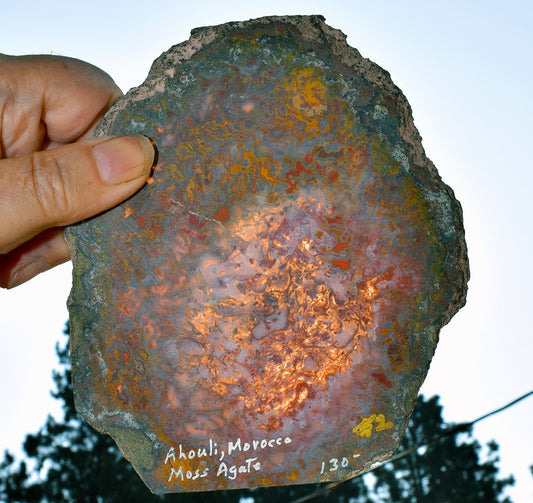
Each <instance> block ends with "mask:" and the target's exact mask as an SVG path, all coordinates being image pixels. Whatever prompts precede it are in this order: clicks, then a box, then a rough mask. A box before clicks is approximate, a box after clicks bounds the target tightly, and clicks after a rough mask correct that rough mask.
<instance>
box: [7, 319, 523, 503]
mask: <svg viewBox="0 0 533 503" xmlns="http://www.w3.org/2000/svg"><path fill="white" fill-rule="evenodd" d="M68 333H69V330H68V324H67V328H66V330H65V334H67V335H68ZM56 351H57V354H58V357H59V361H60V364H61V369H60V370H55V371H54V373H53V378H54V382H55V385H56V390H55V391H54V392H52V395H53V396H54V397H55V398H56V399H58V400H60V401H61V402H62V405H63V418H62V420H61V421H57V420H55V419H54V418H53V417H52V416H48V418H47V420H46V423H45V424H44V426H43V427H42V428H41V429H40V430H39V431H38V432H37V433H36V434H28V435H27V436H26V439H25V441H24V445H23V448H24V451H25V453H26V455H27V459H26V460H22V461H17V460H16V459H15V458H14V456H13V455H11V454H10V453H9V452H6V453H5V455H4V460H3V461H2V462H1V463H0V501H1V502H5V503H15V502H17V503H33V502H35V503H48V502H50V503H63V502H64V503H67V502H68V503H71V502H72V503H113V502H124V501H128V502H133V503H136V502H152V501H153V502H166V501H177V502H181V503H196V502H201V503H210V502H217V503H239V502H245V501H246V502H251V501H253V502H254V503H267V502H271V501H279V502H280V503H281V502H290V501H292V500H294V499H297V498H300V497H302V496H305V495H308V494H310V493H313V492H314V491H315V490H316V489H317V488H319V487H321V485H320V484H310V485H301V486H283V487H274V488H259V489H246V490H245V489H243V490H237V491H217V492H209V493H187V494H171V495H164V496H156V495H153V494H151V493H150V491H149V490H148V489H147V488H146V487H145V486H144V484H143V482H142V481H141V479H140V478H139V477H138V475H137V474H136V473H135V471H134V470H133V468H132V467H131V465H130V464H129V463H128V462H127V461H126V460H125V459H124V458H123V456H122V454H121V452H120V451H119V449H118V448H117V447H116V445H115V443H114V442H113V440H112V439H111V438H110V437H108V436H107V435H101V434H99V433H97V432H96V431H94V430H93V429H92V428H91V427H90V426H89V425H88V424H87V423H85V421H83V420H82V419H81V418H80V417H79V416H78V414H77V413H76V411H75V409H74V400H73V395H72V387H71V380H70V373H71V372H70V358H69V350H68V342H67V344H65V345H64V346H63V347H60V346H59V344H58V345H57V346H56ZM448 427H449V425H446V424H445V423H444V422H443V419H442V407H441V406H440V405H439V403H438V397H433V398H430V399H428V400H425V399H424V398H423V397H419V398H418V403H417V407H416V409H415V412H414V413H413V416H412V418H411V420H410V422H409V426H408V428H407V432H406V436H405V438H404V440H403V444H402V448H403V449H408V448H410V447H411V446H416V445H418V444H420V443H421V442H425V441H427V440H429V439H432V438H434V437H437V436H439V435H441V434H442V433H443V432H444V431H445V430H446V429H447V428H448ZM480 450H481V446H480V445H479V443H478V442H477V441H475V440H473V439H472V433H471V431H470V430H468V431H465V432H463V433H460V434H455V435H448V436H446V437H445V438H444V439H443V440H442V441H441V442H440V443H438V444H437V445H435V446H433V447H428V448H427V449H425V450H424V451H423V452H418V453H416V454H412V455H409V456H406V457H405V458H403V459H401V460H398V461H396V462H394V463H388V464H386V465H384V466H383V467H381V468H379V469H378V470H376V471H374V472H373V476H372V477H371V478H373V481H374V483H373V489H372V490H370V488H369V487H368V486H367V485H366V484H365V482H364V480H363V478H355V479H353V480H350V481H348V482H346V483H343V484H341V485H340V486H338V487H337V488H336V489H335V490H333V491H329V492H327V493H326V494H323V495H321V496H319V497H317V498H315V499H313V502H316V503H326V502H327V503H385V502H387V503H389V502H390V503H392V502H394V503H429V502H431V503H510V500H509V499H508V498H505V499H503V500H502V499H501V498H503V496H502V493H503V490H504V489H505V487H506V486H507V485H510V484H512V483H513V478H512V477H508V478H506V479H503V480H500V479H498V478H497V475H498V467H497V462H498V457H497V451H498V446H497V444H496V443H495V442H490V443H489V444H488V450H489V455H488V458H487V459H486V460H485V461H484V462H481V461H480V457H479V453H480Z"/></svg>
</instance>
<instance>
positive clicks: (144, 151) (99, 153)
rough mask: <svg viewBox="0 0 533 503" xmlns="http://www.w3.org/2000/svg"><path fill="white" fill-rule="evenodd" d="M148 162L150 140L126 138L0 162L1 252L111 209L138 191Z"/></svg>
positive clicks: (98, 140) (78, 144) (89, 142)
mask: <svg viewBox="0 0 533 503" xmlns="http://www.w3.org/2000/svg"><path fill="white" fill-rule="evenodd" d="M153 160H154V148H153V147H152V144H151V142H150V140H149V139H148V138H146V137H144V136H141V135H128V136H121V137H114V138H92V139H88V140H83V141H80V142H76V143H74V144H71V145H65V146H63V147H59V148H56V149H54V150H49V151H42V152H35V153H33V154H30V155H27V156H23V157H17V158H13V159H5V160H2V161H0V193H1V194H2V197H1V198H0V254H5V253H7V252H9V251H11V250H13V249H14V248H16V247H17V246H19V245H21V244H22V243H25V242H26V241H28V240H30V239H31V238H32V237H34V236H36V235H37V234H39V233H40V232H42V231H43V230H45V229H49V228H51V227H63V226H65V225H69V224H72V223H74V222H78V221H80V220H83V219H85V218H88V217H90V216H92V215H95V214H97V213H100V212H102V211H104V210H106V209H108V208H111V207H112V206H115V205H116V204H118V203H119V202H120V201H122V200H124V199H126V198H127V197H129V196H131V195H132V194H133V193H135V192H136V191H137V190H139V189H140V188H141V187H142V185H143V184H144V183H145V181H146V179H147V177H148V176H149V174H150V170H151V167H152V163H153Z"/></svg>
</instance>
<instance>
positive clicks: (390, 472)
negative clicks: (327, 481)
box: [374, 396, 514, 503]
mask: <svg viewBox="0 0 533 503" xmlns="http://www.w3.org/2000/svg"><path fill="white" fill-rule="evenodd" d="M451 429H453V430H454V434H453V435H449V434H446V433H447V432H448V431H450V430H451ZM437 437H442V439H441V440H440V442H438V443H436V444H434V445H431V446H430V447H427V448H421V449H418V450H417V451H414V452H413V453H412V454H410V455H407V456H405V457H403V458H401V459H399V460H397V461H395V462H393V463H387V464H386V465H384V466H383V467H381V468H380V469H378V470H375V471H374V477H375V484H374V489H375V491H376V492H377V493H378V494H380V495H381V497H382V498H383V501H390V502H401V503H451V502H458V503H459V502H460V503H476V502H477V503H479V502H483V503H510V499H509V498H507V497H504V496H503V491H504V489H505V488H506V487H507V486H508V485H512V484H514V478H513V477H512V476H510V477H507V478H505V479H498V467H497V463H498V462H499V458H498V456H497V453H498V445H497V444H496V442H494V441H491V442H489V443H488V444H487V448H488V454H487V458H486V460H485V461H481V459H480V453H481V445H480V444H479V442H477V441H476V440H473V439H472V426H467V427H463V428H459V429H458V430H457V429H455V428H453V425H450V424H446V423H444V421H443V418H442V406H441V405H440V404H439V397H437V396H434V397H432V398H429V399H428V400H425V399H424V397H422V396H419V397H418V399H417V406H416V408H415V410H414V412H413V415H412V416H411V419H410V421H409V425H408V427H407V430H406V432H405V437H404V439H403V441H402V449H403V450H407V449H411V448H412V447H416V446H417V445H421V444H423V443H426V442H429V441H431V440H433V439H435V438H437ZM400 452H401V450H400ZM502 498H504V499H502Z"/></svg>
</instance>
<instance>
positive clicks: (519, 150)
mask: <svg viewBox="0 0 533 503" xmlns="http://www.w3.org/2000/svg"><path fill="white" fill-rule="evenodd" d="M1 4H2V8H1V13H2V14H1V18H2V21H3V23H2V29H1V30H0V52H3V53H5V54H12V55H15V54H30V53H34V54H39V53H40V54H61V55H65V56H71V57H75V58H79V59H83V60H86V61H89V62H90V63H93V64H95V65H96V66H99V67H101V68H102V69H104V70H105V71H106V72H107V73H109V74H110V75H111V76H112V77H113V78H114V79H115V81H116V82H117V84H118V85H119V86H120V87H121V89H122V90H123V91H124V92H126V91H127V90H128V89H129V88H131V87H134V86H137V85H139V84H141V83H142V82H143V80H144V79H145V77H146V75H147V73H148V70H149V68H150V65H151V63H152V61H153V60H154V59H155V58H156V57H158V56H159V55H160V54H161V53H162V52H163V51H166V50H167V49H168V48H169V47H171V46H172V45H174V44H177V43H179V42H182V41H184V40H186V39H187V38H188V37H189V32H190V30H191V29H193V28H195V27H198V26H205V25H214V24H220V23H223V22H227V21H237V20H245V19H250V18H254V17H260V16H265V15H283V14H322V15H324V16H325V17H326V22H327V23H328V24H329V25H331V26H333V27H334V28H338V29H340V30H341V31H343V32H344V33H345V34H347V35H348V43H349V44H350V45H352V46H353V47H355V48H357V49H358V50H359V51H360V52H361V53H362V55H363V56H365V57H367V58H370V59H371V60H372V61H374V62H375V63H377V64H379V65H380V66H382V67H383V68H385V69H386V70H387V71H389V72H390V74H391V76H392V79H393V80H394V82H395V83H396V85H398V86H399V87H400V88H401V89H402V91H403V92H404V94H405V95H406V97H407V99H408V100H409V102H410V104H411V106H412V109H413V115H414V120H415V125H416V126H417V128H418V129H419V131H420V133H421V135H422V138H423V145H424V148H425V150H426V153H427V155H428V157H429V158H430V159H431V160H432V161H433V162H434V163H435V165H436V166H437V169H438V170H439V172H440V174H441V176H442V178H443V180H444V181H445V182H446V183H447V184H448V185H450V186H451V187H452V188H453V189H454V191H455V194H456V197H457V198H458V199H459V201H460V202H461V204H462V206H463V211H464V219H465V228H466V238H467V244H468V251H469V258H470V267H471V275H472V278H471V280H470V283H469V292H468V298H467V305H466V307H464V308H463V309H462V310H461V311H460V312H459V313H458V314H457V315H456V316H455V317H454V318H453V320H452V321H451V323H450V324H449V325H448V326H446V327H445V328H444V329H443V330H442V332H441V340H440V342H439V345H438V347H437V352H436V355H435V358H434V360H433V362H432V365H431V368H430V371H429V375H428V378H427V380H426V383H425V384H424V386H423V388H422V392H424V393H425V394H426V395H427V396H431V395H433V394H438V395H440V396H441V403H442V404H443V405H444V415H445V419H446V420H447V421H453V422H462V421H469V420H472V419H475V418H476V417H478V416H481V415H483V414H485V413H486V412H489V411H491V410H493V409H495V408H498V407H500V406H502V405H504V404H505V403H507V402H509V401H511V400H513V399H514V398H516V397H518V396H520V395H522V394H524V393H526V392H528V391H530V390H531V389H533V365H532V363H531V362H532V356H533V340H532V330H531V328H530V327H531V311H532V308H531V301H532V296H531V288H532V284H533V275H532V270H533V267H531V250H532V248H533V239H532V237H531V221H532V216H533V215H532V211H531V199H532V198H531V194H530V191H531V186H532V182H533V180H532V178H533V176H532V171H533V166H532V162H531V145H532V140H531V136H532V134H533V119H532V117H533V91H532V89H533V87H532V85H531V80H532V79H533V3H532V2H530V1H529V0H521V1H520V0H506V1H505V2H504V1H503V0H502V1H499V2H495V1H490V0H485V1H477V0H462V1H460V0H449V1H427V0H403V1H401V2H399V1H397V0H388V1H378V0H376V1H374V2H371V1H369V0H366V1H364V2H363V1H359V0H347V1H335V0H327V1H314V0H305V1H291V0H284V1H271V2H264V1H261V2H259V1H253V0H246V1H230V0H225V1H220V2H215V1H202V0H196V1H195V2H190V3H189V2H178V1H161V2H158V1H153V2H149V3H147V2H140V1H137V0H129V1H113V0H105V1H102V0H91V1H90V2H87V3H81V2H72V1H68V2H67V1H53V0H52V1H49V2H46V3H45V2H42V1H34V0H31V1H24V0H21V1H19V2H12V1H9V0H1ZM70 274H71V267H70V264H67V265H64V266H61V267H60V268H57V269H56V270H54V271H51V272H48V273H45V274H43V275H41V276H40V277H39V278H37V279H35V280H33V281H31V282H30V283H29V284H27V285H24V286H21V287H19V288H16V289H14V290H12V291H0V338H1V341H2V348H3V349H2V351H1V352H0V383H1V385H0V403H1V404H2V405H1V407H2V413H1V414H0V452H1V451H3V450H4V449H6V448H8V449H10V450H11V451H13V452H15V453H18V452H20V446H21V443H22V441H23V440H24V437H25V435H26V434H27V433H29V432H35V431H37V430H38V429H39V428H40V427H41V426H42V424H43V423H44V421H45V419H46V415H47V414H48V413H49V412H50V411H55V412H56V413H57V412H58V403H57V402H56V401H55V400H53V399H52V398H51V397H50V389H51V388H52V387H53V382H52V379H51V372H52V369H53V367H55V366H56V364H57V357H56V355H55V349H54V348H55V343H56V341H58V340H61V343H63V339H64V337H62V335H61V333H62V330H63V327H64V324H65V321H66V320H67V310H66V307H65V303H66V299H67V296H68V293H69V290H70V285H71V277H70ZM474 435H475V437H476V438H477V439H479V440H480V441H481V442H482V443H486V442H487V441H489V440H491V439H494V440H496V442H497V443H498V444H499V445H500V457H501V463H500V468H501V476H502V477H503V476H506V475H508V474H509V473H512V474H513V475H514V476H515V477H516V479H517V484H516V485H515V487H514V488H512V489H510V490H509V491H508V493H509V495H510V496H511V498H512V500H513V501H514V502H515V503H529V502H530V501H532V499H533V478H532V477H531V474H530V472H529V468H528V467H529V466H530V465H532V464H533V399H532V398H530V399H528V400H526V401H524V402H522V403H520V404H519V405H517V406H515V407H513V408H511V409H508V410H507V411H505V412H502V413H501V414H498V415H496V416H494V417H491V418H489V419H487V420H485V421H483V422H481V423H479V424H478V425H476V427H475V429H474Z"/></svg>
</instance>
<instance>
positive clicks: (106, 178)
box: [92, 134, 155, 185]
mask: <svg viewBox="0 0 533 503" xmlns="http://www.w3.org/2000/svg"><path fill="white" fill-rule="evenodd" d="M92 151H93V154H94V158H95V159H96V163H97V165H98V171H99V173H100V178H101V179H102V181H103V182H104V183H105V184H106V185H118V184H121V183H125V182H129V181H131V180H134V179H136V178H139V177H141V176H144V177H147V176H148V175H149V174H150V170H151V168H152V164H153V162H154V156H155V153H154V147H153V146H152V143H151V141H150V139H149V138H148V137H146V136H143V135H140V134H132V135H127V136H119V137H115V138H111V139H109V140H106V141H104V142H102V143H97V144H96V145H95V146H94V147H92Z"/></svg>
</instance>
